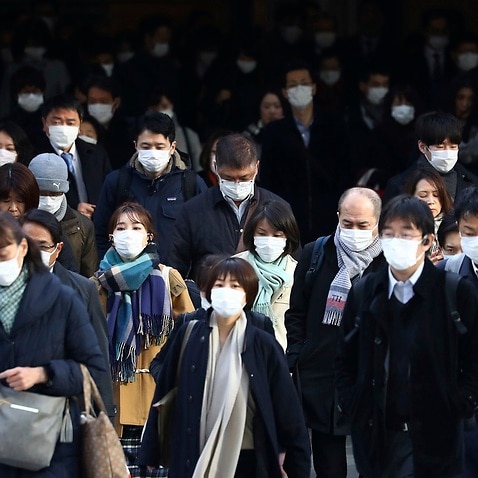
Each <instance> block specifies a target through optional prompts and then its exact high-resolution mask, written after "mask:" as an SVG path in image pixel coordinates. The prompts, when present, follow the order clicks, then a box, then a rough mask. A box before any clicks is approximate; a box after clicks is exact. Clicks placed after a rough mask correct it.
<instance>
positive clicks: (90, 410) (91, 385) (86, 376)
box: [80, 363, 107, 415]
mask: <svg viewBox="0 0 478 478" xmlns="http://www.w3.org/2000/svg"><path fill="white" fill-rule="evenodd" d="M80 368H81V373H82V374H83V397H84V412H85V413H86V414H92V415H95V411H94V407H93V405H95V406H96V407H97V408H98V410H100V411H102V412H104V413H107V412H106V407H105V404H104V402H103V399H102V398H101V395H100V392H99V391H98V387H97V386H96V383H95V381H94V380H93V377H92V376H91V374H90V371H89V370H88V368H87V367H86V365H84V364H82V363H81V364H80ZM92 398H93V401H92V400H91V399H92Z"/></svg>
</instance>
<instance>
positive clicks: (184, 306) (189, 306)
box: [169, 268, 194, 319]
mask: <svg viewBox="0 0 478 478" xmlns="http://www.w3.org/2000/svg"><path fill="white" fill-rule="evenodd" d="M169 290H170V291H171V303H172V307H173V315H174V318H175V319H176V318H177V317H178V315H179V314H185V313H186V312H192V311H193V310H194V305H193V303H192V301H191V297H189V292H188V287H187V285H186V283H185V282H184V280H183V278H182V277H181V274H180V273H179V271H177V270H176V269H172V268H171V269H170V270H169Z"/></svg>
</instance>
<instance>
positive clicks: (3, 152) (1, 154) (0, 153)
mask: <svg viewBox="0 0 478 478" xmlns="http://www.w3.org/2000/svg"><path fill="white" fill-rule="evenodd" d="M16 159H17V153H16V152H15V151H8V149H3V148H2V149H0V166H3V165H4V164H9V163H14V162H15V161H16Z"/></svg>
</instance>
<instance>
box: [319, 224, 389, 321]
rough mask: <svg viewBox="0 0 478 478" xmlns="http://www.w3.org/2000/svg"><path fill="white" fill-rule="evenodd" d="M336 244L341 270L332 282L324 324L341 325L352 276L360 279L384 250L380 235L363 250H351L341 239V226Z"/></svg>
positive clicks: (336, 232)
mask: <svg viewBox="0 0 478 478" xmlns="http://www.w3.org/2000/svg"><path fill="white" fill-rule="evenodd" d="M334 244H335V247H336V249H337V262H338V265H339V271H338V272H337V275H336V276H335V277H334V280H333V281H332V283H331V284H330V289H329V294H328V296H327V302H326V304H325V313H324V318H323V320H322V323H323V324H327V325H336V326H337V327H338V326H340V323H341V321H342V314H343V312H344V307H345V302H346V300H347V296H348V294H349V290H350V288H351V287H352V281H351V278H355V280H357V279H359V278H360V276H361V275H362V272H363V271H364V270H365V269H366V268H367V267H368V266H369V265H370V264H371V262H372V261H373V260H374V259H375V257H377V256H378V255H379V254H380V253H381V252H382V244H381V243H380V240H379V238H378V235H377V236H376V237H375V239H374V240H373V242H372V244H370V246H368V247H367V249H365V250H363V251H358V252H355V251H352V250H350V249H349V248H348V247H347V246H346V245H345V244H344V243H343V242H342V240H341V239H340V228H339V227H337V230H336V231H335V236H334Z"/></svg>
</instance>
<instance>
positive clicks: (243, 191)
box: [219, 178, 254, 201]
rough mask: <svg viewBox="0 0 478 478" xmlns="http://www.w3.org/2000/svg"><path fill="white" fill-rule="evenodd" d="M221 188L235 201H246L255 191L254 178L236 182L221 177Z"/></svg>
mask: <svg viewBox="0 0 478 478" xmlns="http://www.w3.org/2000/svg"><path fill="white" fill-rule="evenodd" d="M219 189H220V190H221V192H222V194H223V195H224V196H227V197H228V198H230V199H232V200H233V201H244V199H247V198H248V197H249V196H250V195H251V194H252V193H253V192H254V179H252V180H251V181H239V182H236V181H227V180H226V179H221V178H219Z"/></svg>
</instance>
